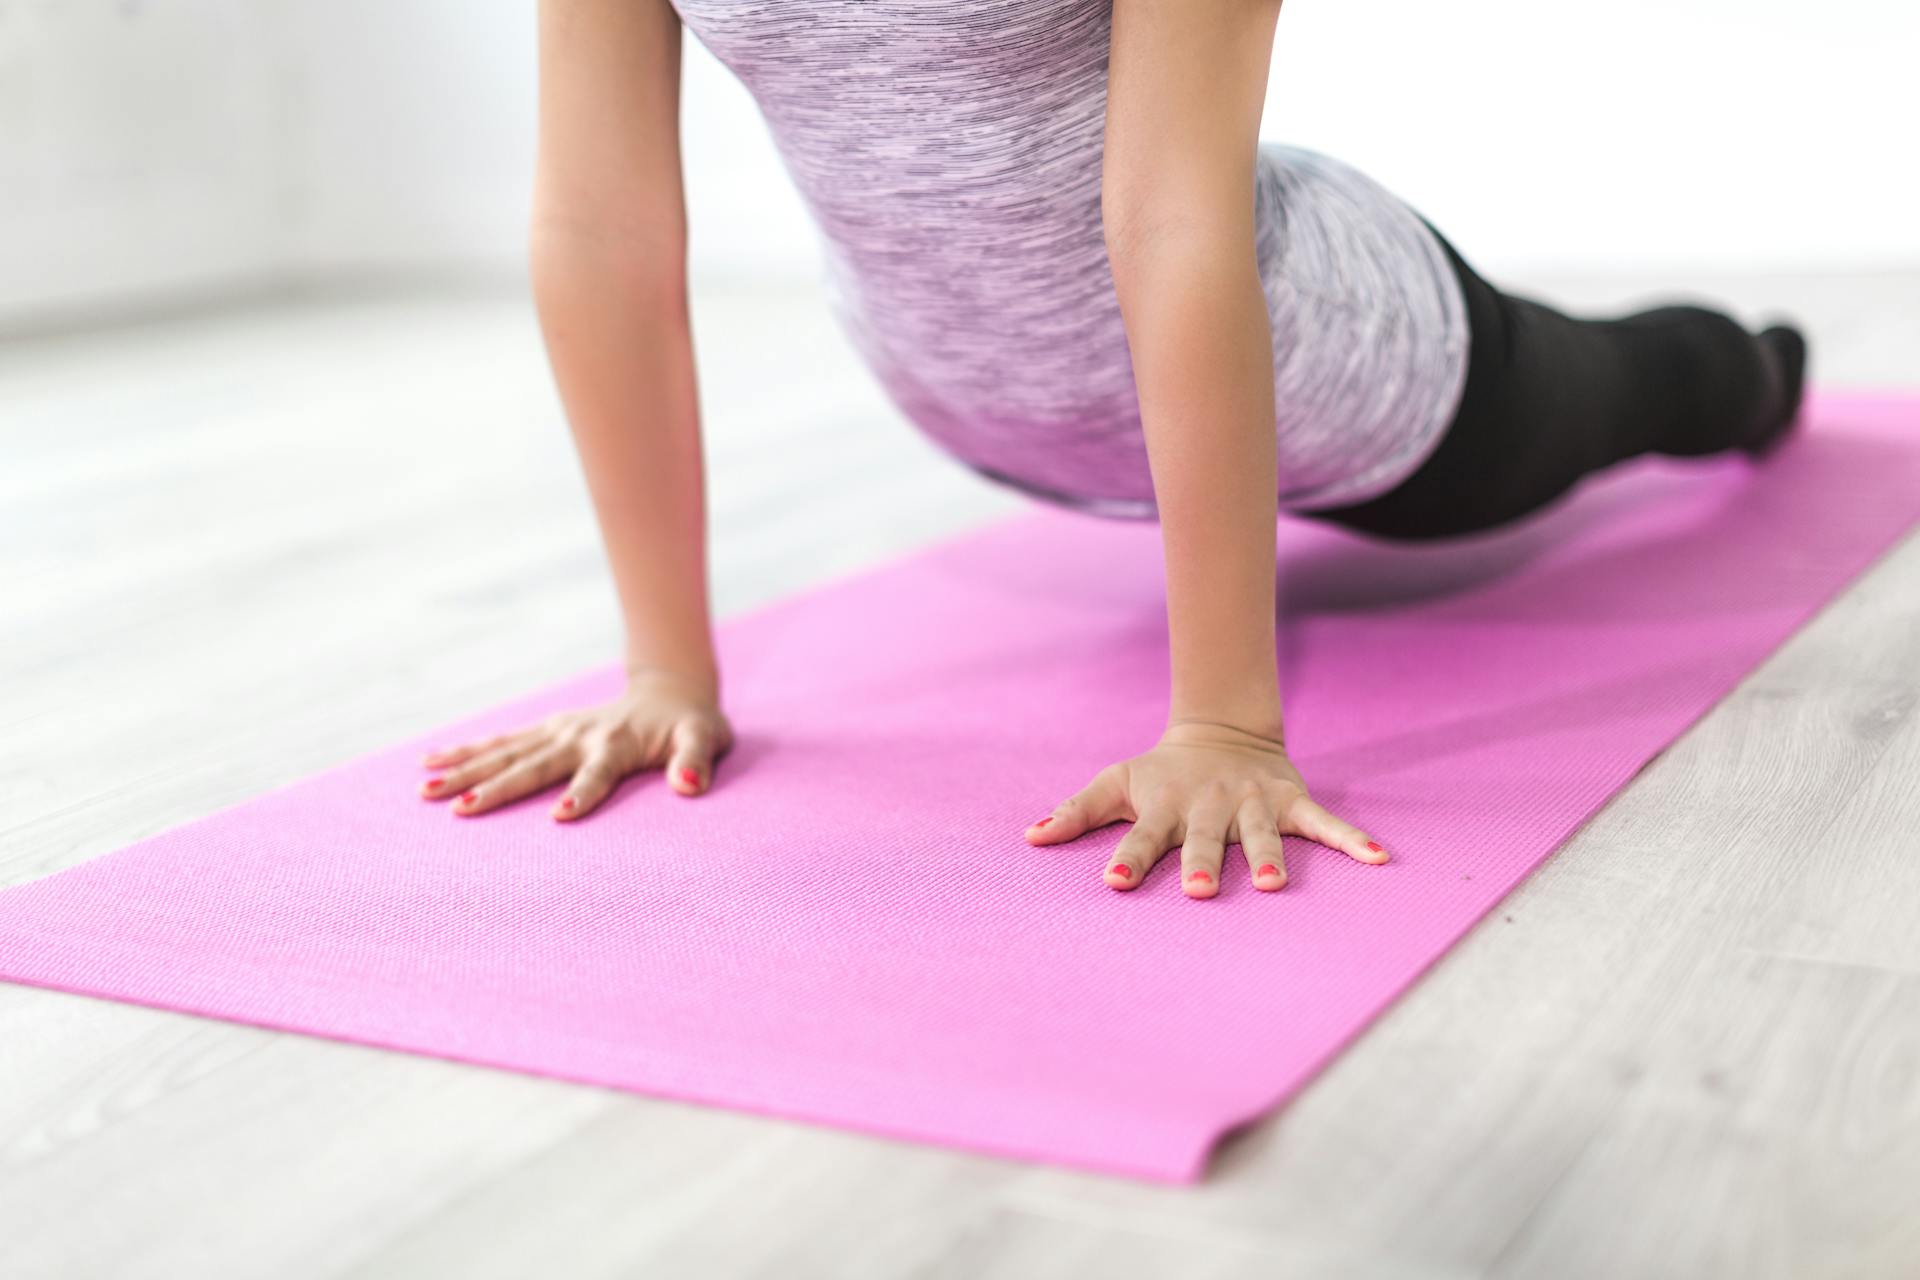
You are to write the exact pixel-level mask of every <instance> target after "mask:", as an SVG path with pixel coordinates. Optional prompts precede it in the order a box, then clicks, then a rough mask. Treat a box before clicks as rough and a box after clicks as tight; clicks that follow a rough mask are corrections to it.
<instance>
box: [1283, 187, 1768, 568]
mask: <svg viewBox="0 0 1920 1280" xmlns="http://www.w3.org/2000/svg"><path fill="white" fill-rule="evenodd" d="M1422 220H1423V221H1424V219H1422ZM1427 225H1428V226H1429V227H1432V224H1431V223H1428V224H1427ZM1434 235H1435V236H1436V237H1437V238H1438V239H1439V241H1440V244H1441V247H1442V248H1443V249H1444V250H1445V252H1446V254H1447V258H1448V260H1449V261H1450V262H1451V263H1452V264H1453V269H1454V273H1455V275H1456V276H1458V277H1459V280H1460V285H1461V289H1462V290H1463V292H1464V293H1465V295H1466V303H1467V316H1468V325H1469V332H1470V334H1471V347H1470V352H1469V357H1468V367H1467V379H1466V386H1465V388H1464V390H1463V391H1462V394H1461V400H1460V406H1459V409H1458V410H1457V411H1456V413H1455V415H1454V419H1453V421H1452V422H1451V423H1450V424H1449V426H1448V428H1447V432H1446V434H1445V436H1443V437H1442V439H1441V442H1440V444H1439V446H1438V447H1437V448H1436V449H1435V451H1434V453H1433V454H1432V455H1431V456H1430V457H1429V458H1428V459H1427V460H1426V461H1425V462H1424V463H1422V464H1421V466H1420V468H1419V470H1417V471H1415V472H1414V473H1413V474H1412V475H1411V476H1409V477H1408V478H1407V479H1406V480H1405V481H1403V482H1402V483H1401V484H1399V485H1398V486H1396V487H1395V488H1394V489H1392V490H1390V491H1389V492H1387V493H1384V494H1381V495H1380V496H1378V497H1375V498H1371V499H1368V500H1367V501H1365V502H1360V503H1354V504H1352V505H1349V506H1343V507H1322V508H1318V509H1316V510H1298V509H1291V510H1289V512H1288V514H1290V515H1298V516H1307V517H1311V518H1315V519H1323V520H1329V521H1332V522H1333V523H1336V524H1340V525H1343V526H1345V527H1348V528H1351V529H1354V530H1357V531H1359V532H1363V533H1371V534H1374V535H1377V536H1380V537H1385V538H1395V539H1426V538H1441V537H1450V536H1454V535H1459V534H1467V533H1474V532H1478V531H1480V530H1484V529H1489V528H1493V527H1495V526H1497V525H1502V524H1506V523H1508V522H1510V521H1513V520H1517V519H1519V518H1520V517H1521V516H1524V515H1527V514H1530V513H1531V512H1534V511H1537V510H1539V509H1540V508H1542V507H1545V506H1547V505H1548V504H1550V503H1552V502H1553V501H1554V500H1555V499H1557V498H1559V497H1560V496H1561V495H1562V494H1565V493H1567V492H1568V491H1569V490H1571V489H1572V488H1573V487H1574V486H1575V485H1576V484H1577V483H1578V482H1579V481H1580V480H1581V479H1582V478H1583V477H1585V476H1587V475H1590V474H1591V473H1593V472H1595V471H1599V470H1601V469H1602V468H1605V467H1609V466H1612V465H1613V464H1615V463H1617V462H1622V461H1625V460H1626V459H1628V458H1632V457H1637V456H1638V455H1640V454H1643V453H1660V454H1667V455H1670V456H1674V457H1698V456H1702V455H1706V454H1713V453H1720V452H1723V451H1726V450H1729V449H1735V448H1740V449H1745V450H1747V451H1748V452H1750V453H1753V454H1756V455H1758V454H1760V453H1763V452H1765V451H1767V450H1768V449H1769V448H1770V447H1771V446H1772V445H1773V444H1774V443H1776V442H1777V441H1778V439H1779V438H1780V437H1781V436H1782V435H1783V434H1784V433H1785V431H1786V429H1787V427H1788V426H1789V425H1791V423H1792V422H1793V420H1794V418H1795V416H1796V415H1797V413H1798V410H1799V406H1800V398H1801V387H1802V382H1803V373H1804V366H1805V359H1806V346H1805V342H1804V341H1803V340H1802V338H1801V335H1800V334H1799V332H1798V331H1797V330H1795V329H1793V328H1791V327H1789V326H1784V325H1781V326H1775V327H1773V328H1770V329H1767V330H1766V331H1764V332H1762V333H1761V334H1758V335H1755V334H1750V333H1748V332H1747V330H1746V329H1745V328H1743V327H1742V326H1741V325H1740V323H1739V322H1738V321H1736V320H1734V319H1733V318H1732V317H1731V316H1728V315H1725V314H1723V313H1721V312H1719V311H1714V310H1710V309H1708V308H1705V307H1697V306H1662V307H1654V308H1651V309H1649V310H1645V311H1640V312H1636V313H1634V314H1632V315H1628V316H1622V317H1619V318H1617V319H1604V320H1602V319H1582V318H1577V317H1574V316H1569V315H1566V314H1563V313H1562V312H1560V311H1557V310H1555V309H1554V308H1552V307H1550V306H1547V305H1546V304H1544V303H1541V302H1537V301H1535V300H1533V299H1530V298H1524V297H1518V296H1515V295H1513V294H1508V293H1504V292H1502V291H1501V290H1499V289H1497V288H1495V287H1494V286H1493V285H1491V284H1489V283H1488V282H1487V281H1486V280H1484V279H1483V278H1481V276H1480V275H1479V274H1478V273H1477V272H1475V271H1474V270H1473V268H1472V267H1470V266H1468V265H1467V263H1466V262H1465V260H1463V259H1462V258H1461V257H1460V254H1459V253H1458V252H1457V251H1456V250H1455V249H1454V247H1453V245H1452V244H1451V243H1450V242H1449V241H1448V240H1447V239H1446V237H1445V236H1442V235H1440V233H1439V231H1437V230H1435V231H1434Z"/></svg>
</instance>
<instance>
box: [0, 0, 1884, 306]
mask: <svg viewBox="0 0 1920 1280" xmlns="http://www.w3.org/2000/svg"><path fill="white" fill-rule="evenodd" d="M794 2H795V3H801V2H803V0H794ZM532 14H533V0H515V2H514V3H506V2H505V0H464V2H463V0H384V2H383V0H251V2H249V0H39V2H38V3H32V2H26V3H23V2H21V0H0V320H9V319H11V320H14V321H16V322H17V321H18V320H19V319H20V318H21V317H26V318H27V319H29V320H30V319H32V318H34V317H36V316H42V315H50V314H53V313H56V312H60V311H66V310H72V309H74V308H79V309H81V310H82V311H85V310H87V309H97V308H100V307H103V306H121V305H126V304H128V303H129V302H137V301H139V300H141V299H154V298H167V297H176V296H182V295H185V294H190V293H194V292H204V291H208V290H214V289H222V288H231V287H237V286H241V285H245V284H248V283H253V284H259V283H263V282H270V281H275V280H283V279H288V278H297V277H302V276H312V275H316V274H318V275H327V274H331V273H338V272H353V273H367V272H382V271H400V272H407V273H420V272H432V273H446V272H471V271H481V272H492V273H507V272H515V271H517V270H518V267H519V262H520V256H521V243H522V238H523V234H522V227H523V224H524V218H525V211H526V203H527V182H528V174H529V170H530V165H531V155H532V106H533V102H532V97H533V89H534V79H533V57H534V49H533V21H532ZM1916 60H1920V7H1916V6H1911V5H1904V4H1899V3H1896V2H1895V0H1828V3H1825V4H1823V5H1820V6H1818V7H1814V6H1809V5H1806V4H1804V3H1801V4H1789V3H1786V0H1740V2H1736V0H1665V2H1664V3H1658V2H1656V0H1616V3H1614V4H1612V5H1608V6H1573V5H1564V4H1543V3H1540V2H1539V0H1479V2H1478V3H1475V4H1471V5H1439V4H1433V3H1431V2H1430V0H1375V3H1372V4H1368V5H1355V4H1344V3H1339V2H1338V0H1291V3H1289V4H1288V5H1287V6H1286V8H1285V10H1284V12H1283V16H1282V18H1281V22H1280V36H1279V41H1278V44H1277V47H1276V53H1275V60H1274V61H1275V74H1274V81H1273V86H1272V90H1271V92H1270V94H1269V101H1268V113H1267V120H1266V126H1265V129H1264V132H1265V134H1266V135H1267V136H1269V137H1273V138H1278V139H1282V140H1285V141H1289V142H1295V143H1298V144H1301V145H1304V146H1310V147H1315V148H1318V149H1321V150H1325V151H1329V152H1331V153H1333V154H1336V155H1339V156H1342V157H1343V158H1346V159H1349V160H1351V161H1353V162H1355V163H1357V164H1359V165H1361V166H1362V167H1363V168H1365V169H1367V170H1368V171H1370V172H1372V173H1374V174H1375V175H1376V176H1378V177H1379V178H1380V179H1381V180H1382V181H1383V182H1385V183H1386V184H1387V185H1388V186H1389V187H1391V188H1393V189H1394V190H1396V191H1398V192H1399V193H1400V194H1401V195H1403V196H1405V197H1406V198H1407V199H1408V200H1410V201H1412V202H1413V203H1414V204H1415V205H1416V206H1417V207H1418V208H1420V210H1421V211H1422V212H1424V213H1426V214H1427V216H1429V217H1430V218H1432V219H1433V220H1434V221H1435V222H1436V223H1437V224H1438V225H1440V226H1441V227H1442V228H1443V229H1444V230H1446V231H1447V232H1448V234H1449V236H1450V237H1451V238H1452V239H1454V240H1455V242H1456V243H1457V244H1459V245H1460V246H1461V248H1462V250H1463V251H1465V252H1466V253H1467V254H1468V255H1469V256H1470V257H1472V258H1474V259H1475V261H1476V262H1477V264H1478V265H1480V266H1482V267H1483V269H1486V270H1489V271H1496V272H1502V273H1515V274H1518V273H1524V272H1526V271H1529V270H1535V269H1596V268H1608V267H1624V266H1637V267H1647V266H1661V265H1667V264H1676V265H1677V264H1686V265H1688V266H1691V267H1725V268H1734V269H1744V268H1782V269H1792V268H1797V267H1853V266H1862V265H1872V264H1879V263H1904V264H1913V263H1916V262H1920V188H1917V187H1916V176H1915V165H1914V162H1913V160H1912V157H1913V155H1915V154H1916V153H1920V143H1916V138H1915V133H1916V128H1917V126H1920V107H1917V106H1916V98H1915V95H1914V94H1913V92H1912V91H1911V89H1910V87H1909V86H1910V83H1911V82H1910V80H1909V79H1908V77H1909V76H1910V75H1911V74H1912V67H1913V65H1914V64H1915V62H1916ZM685 94H686V98H685V104H684V129H685V138H686V147H685V150H686V156H687V165H688V174H687V182H688V200H689V204H690V209H691V216H692V218H693V228H694V230H693V235H694V245H693V251H694V255H695V258H694V270H695V272H696V273H700V274H718V273H729V272H737V271H751V272H766V271H784V272H791V273H799V274H806V275H811V274H813V273H814V272H815V271H816V270H817V264H816V261H815V257H814V254H815V249H814V242H813V239H812V232H811V230H810V228H809V226H808V225H807V223H806V220H805V215H804V212H803V210H802V208H801V205H800V203H799V201H798V199H797V197H796V196H795V195H794V194H793V192H792V190H791V188H790V186H789V185H788V184H787V182H786V179H785V177H784V175H783V174H782V173H781V171H780V168H779V163H778V159H777V156H776V153H775V152H774V151H773V149H772V147H771V145H770V143H769V142H768V140H767V138H766V136H765V134H764V131H763V129H762V127H761V125H760V124H759V121H758V117H757V116H756V115H755V113H754V110H753V106H752V103H751V100H750V99H748V98H747V96H746V94H745V92H744V90H742V89H741V88H740V87H739V86H738V85H737V84H736V83H734V82H733V80H732V79H731V78H730V76H729V75H728V74H727V73H726V72H725V70H724V69H723V68H721V67H720V66H719V65H718V64H717V63H715V62H714V61H713V60H712V59H711V58H710V57H708V56H707V55H706V53H705V51H704V50H702V49H700V48H699V46H698V45H697V43H695V42H693V41H692V40H691V39H690V40H689V56H688V67H687V77H686V85H685Z"/></svg>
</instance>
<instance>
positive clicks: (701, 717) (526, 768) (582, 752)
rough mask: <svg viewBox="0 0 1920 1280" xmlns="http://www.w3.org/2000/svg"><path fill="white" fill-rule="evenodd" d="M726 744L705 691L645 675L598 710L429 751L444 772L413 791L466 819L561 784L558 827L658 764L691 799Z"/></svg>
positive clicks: (722, 723)
mask: <svg viewBox="0 0 1920 1280" xmlns="http://www.w3.org/2000/svg"><path fill="white" fill-rule="evenodd" d="M732 745H733V728H732V726H731V725H729V724H728V723H727V718H726V717H725V716H724V715H722V714H721V712H720V707H719V705H718V702H717V700H716V699H715V698H714V697H713V695H712V694H711V693H708V692H707V691H706V690H705V689H703V688H701V687H698V686H696V685H695V684H694V683H693V682H691V681H686V680H681V679H679V678H677V677H674V676H670V675H667V674H664V673H652V672H648V673H643V674H639V675H636V676H634V677H633V678H632V679H631V680H630V681H629V682H628V685H627V691H626V692H625V693H623V694H622V695H621V696H620V697H618V698H615V699H614V700H613V701H612V702H609V703H607V704H606V705H605V706H600V707H590V708H588V709H586V710H584V711H562V712H560V713H559V714H558V715H553V716H549V717H547V719H546V720H544V721H542V722H541V723H540V724H538V725H535V726H533V727H531V728H527V729H522V730H520V731H519V732H517V733H507V734H502V735H500V736H499V737H496V738H489V739H487V740H486V741H485V742H474V743H468V744H466V745H463V746H458V747H450V748H447V749H446V750H442V751H435V752H433V753H431V754H430V755H428V756H427V758H426V760H425V763H426V765H427V767H428V768H431V769H445V770H447V772H446V773H445V774H442V775H440V776H438V777H433V778H428V779H427V780H426V781H425V782H424V783H422V784H421V785H420V794H421V795H423V796H425V797H427V798H428V799H429V800H444V799H446V798H447V797H449V796H458V797H460V798H459V799H458V800H456V801H455V802H454V805H453V811H454V812H455V813H457V814H460V815H462V816H466V815H469V814H475V813H485V812H486V811H487V810H489V809H497V808H499V807H500V806H501V805H503V804H511V803H513V802H514V801H515V800H519V799H521V798H522V797H524V796H527V795H531V794H532V793H533V792H535V791H539V790H542V789H544V788H546V787H548V786H551V785H552V784H553V783H555V782H558V781H560V780H561V779H562V778H569V781H568V782H567V788H566V791H565V792H564V793H563V794H562V795H561V797H560V799H559V800H558V801H556V802H555V804H554V806H553V810H552V812H553V816H554V817H556V818H559V819H561V820H563V821H565V820H568V819H572V818H578V817H582V816H584V815H585V814H588V813H591V812H592V811H593V809H594V808H595V806H597V805H598V804H599V803H600V802H601V801H602V800H604V799H606V798H607V795H608V794H609V793H610V792H611V791H612V790H613V788H614V786H615V784H617V783H618V782H619V781H620V779H622V778H624V777H626V776H627V775H628V774H630V773H637V772H638V771H640V770H642V769H651V768H655V767H658V766H661V765H664V766H665V767H666V770H667V780H668V783H669V785H671V786H672V787H673V789H674V790H675V791H678V792H679V793H680V794H681V795H683V796H696V795H699V794H700V793H701V792H703V791H705V790H706V789H707V787H708V785H709V783H710V782H711V781H712V778H713V763H714V761H715V760H718V759H719V758H720V757H721V756H722V755H724V754H725V753H726V751H727V749H728V748H729V747H731V746H732ZM569 776H570V777H569Z"/></svg>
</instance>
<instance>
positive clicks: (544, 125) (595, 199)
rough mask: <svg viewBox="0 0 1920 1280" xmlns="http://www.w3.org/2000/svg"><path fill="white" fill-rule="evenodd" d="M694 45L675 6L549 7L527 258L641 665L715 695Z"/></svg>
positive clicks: (663, 2)
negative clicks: (694, 292) (687, 59)
mask: <svg viewBox="0 0 1920 1280" xmlns="http://www.w3.org/2000/svg"><path fill="white" fill-rule="evenodd" d="M680 40H681V34H680V21H679V18H678V16H677V15H676V14H675V13H674V10H673V7H672V6H671V5H670V4H668V3H667V0H543V2H542V3H541V5H540V129H539V151H538V157H537V160H536V165H535V177H534V195H533V222H532V235H531V244H530V246H529V247H530V252H531V259H532V270H533V291H534V301H535V305H536V306H537V308H538V310H539V315H540V327H541V331H542V333H543V334H544V336H545V339H546V345H547V354H548V359H549V361H550V362H551V364H552V366H553V374H554V380H555V383H556V385H557V386H558V389H559V392H560V398H561V400H562V402H563V403H564V405H565V407H566V412H567V420H568V422H569V424H570V425H571V427H572V430H573V439H574V444H575V447H576V448H577V449H578V451H579V454H580V463H581V467H582V469H583V470H584V472H585V474H586V480H587V486H588V489H589V491H590V492H591V493H592V495H593V505H594V511H595V514H596V515H597V516H598V518H599V521H600V528H601V533H602V535H603V537H604V540H605V543H606V551H607V559H608V561H609V562H610V563H611V566H612V569H613V580H614V586H615V589H616V590H617V591H618V593H619V597H620V604H621V611H622V614H623V615H624V618H625V621H626V635H627V653H626V658H627V666H628V669H629V670H630V671H634V672H639V671H643V670H661V671H666V672H671V673H672V674H674V675H677V676H679V677H681V678H683V679H685V680H687V681H689V682H692V683H694V684H697V685H699V686H700V687H702V688H704V689H706V690H707V691H708V692H709V693H713V692H717V689H718V672H717V670H716V668H715V664H714V659H713V643H712V632H711V623H710V619H709V615H708V603H707V584H706V528H705V526H706V515H705V477H704V475H703V472H702V467H701V454H700V420H699V404H698V398H697V394H696V387H695V372H694V356H693V337H692V329H691V324H690V317H689V313H688V304H687V278H686V266H687V264H686V255H687V221H686V206H685V199H684V194H683V189H682V185H681V165H680Z"/></svg>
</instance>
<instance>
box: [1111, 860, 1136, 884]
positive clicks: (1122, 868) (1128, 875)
mask: <svg viewBox="0 0 1920 1280" xmlns="http://www.w3.org/2000/svg"><path fill="white" fill-rule="evenodd" d="M1107 870H1108V871H1110V872H1112V873H1113V874H1114V875H1116V876H1119V877H1120V878H1121V879H1122V880H1131V879H1133V868H1132V867H1129V866H1127V865H1126V864H1125V863H1122V862H1116V863H1114V864H1113V865H1112V866H1110V867H1108V868H1107Z"/></svg>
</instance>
